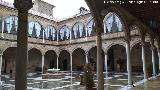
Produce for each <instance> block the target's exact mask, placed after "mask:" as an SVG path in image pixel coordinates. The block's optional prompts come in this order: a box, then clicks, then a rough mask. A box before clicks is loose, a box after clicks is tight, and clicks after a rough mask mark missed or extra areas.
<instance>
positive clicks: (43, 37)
mask: <svg viewBox="0 0 160 90" xmlns="http://www.w3.org/2000/svg"><path fill="white" fill-rule="evenodd" d="M44 34H45V30H44V29H43V39H42V40H43V41H42V42H43V43H44V36H45V35H44Z"/></svg>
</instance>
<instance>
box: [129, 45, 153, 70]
mask: <svg viewBox="0 0 160 90" xmlns="http://www.w3.org/2000/svg"><path fill="white" fill-rule="evenodd" d="M146 49H147V48H146ZM147 51H148V50H147ZM150 56H151V55H150ZM131 65H132V72H143V62H142V46H141V45H140V43H138V44H136V45H134V47H133V48H132V50H131Z"/></svg>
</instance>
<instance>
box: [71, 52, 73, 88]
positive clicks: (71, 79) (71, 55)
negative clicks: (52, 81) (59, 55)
mask: <svg viewBox="0 0 160 90" xmlns="http://www.w3.org/2000/svg"><path fill="white" fill-rule="evenodd" d="M70 59H71V61H70V63H71V90H72V84H73V83H72V72H73V70H72V59H73V57H72V53H71V54H70Z"/></svg>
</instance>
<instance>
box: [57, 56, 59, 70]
mask: <svg viewBox="0 0 160 90" xmlns="http://www.w3.org/2000/svg"><path fill="white" fill-rule="evenodd" d="M58 58H59V55H58V54H57V69H59V67H58V66H59V60H58Z"/></svg>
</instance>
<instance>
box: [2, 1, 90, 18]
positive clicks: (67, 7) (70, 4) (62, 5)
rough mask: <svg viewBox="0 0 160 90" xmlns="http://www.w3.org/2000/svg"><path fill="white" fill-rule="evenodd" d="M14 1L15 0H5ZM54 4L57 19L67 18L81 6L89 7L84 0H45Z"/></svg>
mask: <svg viewBox="0 0 160 90" xmlns="http://www.w3.org/2000/svg"><path fill="white" fill-rule="evenodd" d="M3 1H6V2H10V3H13V2H14V0H3ZM32 1H33V0H32ZM43 1H45V2H48V3H50V4H52V5H54V6H56V7H55V8H54V9H53V12H54V13H53V16H54V17H55V18H57V19H61V18H66V17H69V16H72V15H75V14H76V13H78V12H79V8H80V7H85V8H86V9H89V8H88V6H87V5H86V3H85V1H84V0H43Z"/></svg>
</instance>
